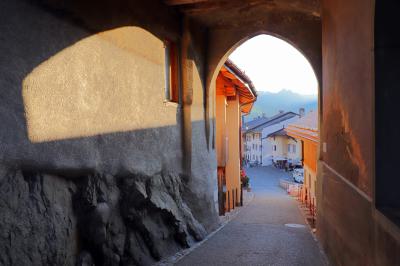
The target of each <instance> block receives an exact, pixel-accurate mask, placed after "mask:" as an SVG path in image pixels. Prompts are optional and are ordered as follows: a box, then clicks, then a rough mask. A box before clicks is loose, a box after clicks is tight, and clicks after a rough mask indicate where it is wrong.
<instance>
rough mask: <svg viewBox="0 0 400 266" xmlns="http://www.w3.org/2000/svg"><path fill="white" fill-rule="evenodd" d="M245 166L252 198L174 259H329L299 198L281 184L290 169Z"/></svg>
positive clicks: (204, 262)
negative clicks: (215, 229) (220, 227)
mask: <svg viewBox="0 0 400 266" xmlns="http://www.w3.org/2000/svg"><path fill="white" fill-rule="evenodd" d="M246 171H247V174H248V176H249V177H250V184H251V186H252V188H253V192H254V194H255V197H254V199H253V201H252V202H250V203H249V205H247V206H246V207H244V208H243V209H242V210H241V211H240V212H239V213H238V215H237V216H235V217H234V218H233V219H232V221H231V222H229V223H228V224H227V225H226V226H225V227H224V228H222V229H221V230H220V231H218V232H217V233H215V234H214V235H213V236H212V237H210V238H209V239H208V240H207V241H205V242H204V243H203V244H202V245H200V246H199V247H198V248H196V249H195V250H193V251H192V252H191V253H189V254H188V255H186V256H185V257H183V258H182V259H181V260H179V261H178V262H177V263H176V264H175V265H182V266H183V265H187V266H194V265H207V266H211V265H312V266H317V265H326V260H325V257H324V255H323V254H322V252H321V251H320V249H319V247H318V244H317V242H316V240H315V239H314V237H313V236H312V233H311V232H310V229H309V227H308V226H307V225H306V222H305V219H304V217H303V216H302V214H301V212H300V210H299V208H298V206H297V202H296V201H295V200H294V199H293V198H291V197H290V196H288V195H287V194H286V193H285V191H284V190H283V189H281V188H280V187H279V178H285V177H286V178H287V177H288V175H287V174H286V173H285V172H283V171H281V170H278V169H275V168H273V167H257V168H248V169H246ZM285 224H299V225H303V226H302V227H288V226H286V225H285Z"/></svg>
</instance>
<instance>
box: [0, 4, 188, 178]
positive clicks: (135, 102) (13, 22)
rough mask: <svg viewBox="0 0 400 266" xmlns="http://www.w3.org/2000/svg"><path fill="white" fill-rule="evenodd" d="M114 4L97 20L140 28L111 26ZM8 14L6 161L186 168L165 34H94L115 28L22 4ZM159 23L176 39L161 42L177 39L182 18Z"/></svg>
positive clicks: (1, 64) (4, 30) (123, 20)
mask: <svg viewBox="0 0 400 266" xmlns="http://www.w3.org/2000/svg"><path fill="white" fill-rule="evenodd" d="M83 2H85V1H83ZM106 2H107V1H102V2H101V3H102V4H103V5H102V4H100V5H99V6H100V7H97V8H98V10H93V12H92V13H90V14H92V16H93V14H96V12H97V13H98V14H99V13H101V12H105V11H108V12H109V13H107V14H103V16H102V19H103V20H104V21H105V20H106V19H108V20H107V21H112V22H113V23H114V24H116V21H118V20H119V23H120V24H121V25H124V24H131V25H136V24H139V22H136V21H133V20H134V18H131V14H130V16H129V17H128V15H127V14H126V16H124V14H120V16H119V17H118V19H113V20H111V19H110V16H111V17H112V13H113V12H116V11H115V10H112V8H110V9H109V10H106V9H105V4H104V3H106ZM38 3H39V1H38ZM71 3H72V1H71ZM52 4H54V3H52ZM80 4H82V5H83V6H84V3H80ZM143 5H144V7H143V9H145V8H146V5H147V7H148V8H154V5H157V4H156V3H155V1H153V2H151V1H150V3H147V4H143ZM71 6H73V5H72V4H71ZM0 7H1V8H0V10H1V11H0V13H1V14H0V17H1V18H0V23H1V25H2V26H1V44H0V49H1V51H2V53H1V55H0V59H1V60H0V69H1V74H0V75H1V79H0V86H1V88H2V90H1V99H0V103H1V104H0V121H1V122H2V124H3V127H2V129H1V130H0V138H1V140H2V141H1V152H0V156H1V157H0V161H2V162H3V163H6V164H8V165H10V166H13V167H18V165H23V166H26V167H28V166H29V167H30V166H32V167H33V166H35V167H37V168H45V169H51V168H54V169H58V168H59V169H64V170H65V169H68V168H71V169H93V168H94V169H96V170H99V169H101V168H102V165H101V164H104V165H103V167H106V168H107V170H108V171H110V172H115V171H118V170H119V168H126V169H131V168H135V169H137V170H139V171H143V172H145V173H148V174H151V172H157V171H160V169H161V167H170V168H171V169H177V170H180V169H181V166H180V165H177V164H176V158H182V152H181V149H182V148H181V147H182V144H181V142H182V139H181V128H180V127H179V126H178V125H179V122H180V119H181V112H180V109H179V108H176V107H166V106H164V105H163V104H162V102H163V100H164V98H163V97H164V89H163V88H164V82H163V79H164V48H163V41H162V39H163V38H162V37H156V36H155V35H153V34H152V33H150V32H148V31H147V30H144V29H142V28H140V27H136V26H129V27H128V26H125V27H119V28H116V29H111V30H108V31H104V32H100V33H97V34H94V33H93V30H89V29H91V28H90V26H91V25H87V24H90V23H93V24H94V25H96V26H97V27H102V26H101V25H107V26H103V27H102V28H100V29H94V31H95V32H97V31H101V30H104V29H108V28H112V27H116V25H113V24H112V23H109V24H106V23H105V22H104V21H103V23H101V21H96V17H93V18H92V17H88V18H85V19H87V21H77V20H75V21H72V20H71V19H70V18H71V17H73V15H71V14H66V13H65V12H60V11H57V10H54V9H51V10H50V9H48V8H47V7H44V6H43V5H33V4H32V2H28V1H23V0H20V1H8V0H7V1H2V3H1V4H0ZM67 7H69V6H68V5H67ZM62 8H64V7H62ZM102 8H103V9H104V10H103V9H102ZM114 8H115V9H118V6H117V5H116V7H114ZM159 8H161V7H159ZM128 9H129V7H128ZM79 10H80V11H81V10H85V7H83V8H82V9H79ZM82 12H84V11H82ZM142 12H143V11H142ZM164 13H165V14H168V12H164ZM164 13H163V14H164ZM88 14H89V13H88ZM138 16H139V15H138ZM142 17H143V14H142ZM128 18H129V19H128ZM136 19H138V20H140V17H139V18H136ZM159 19H160V22H159V23H164V22H165V21H166V20H168V22H165V24H166V25H168V26H170V27H169V28H170V32H168V31H167V30H164V32H162V33H160V32H159V33H157V35H159V36H161V35H162V36H169V37H170V38H176V36H177V34H178V33H177V32H179V23H178V22H173V21H174V17H173V16H172V15H170V17H168V18H167V17H166V15H160V18H159ZM171 21H172V22H171ZM141 23H142V24H144V23H146V21H145V20H143V21H142V20H141ZM98 25H100V26H98ZM140 26H142V25H140ZM146 28H156V29H160V28H161V27H158V26H157V25H152V26H151V25H147V27H146ZM173 29H176V31H175V32H174V30H173ZM160 77H161V78H160ZM87 137H90V138H87ZM72 138H75V139H74V140H72ZM55 140H58V141H55ZM143 151H146V152H143ZM168 158H169V159H168ZM171 158H174V160H173V162H171V160H172V159H171ZM168 160H170V161H168ZM162 164H164V166H162Z"/></svg>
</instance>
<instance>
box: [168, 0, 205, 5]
mask: <svg viewBox="0 0 400 266" xmlns="http://www.w3.org/2000/svg"><path fill="white" fill-rule="evenodd" d="M207 1H208V0H164V3H165V4H166V5H168V6H181V5H190V4H196V3H203V2H207Z"/></svg>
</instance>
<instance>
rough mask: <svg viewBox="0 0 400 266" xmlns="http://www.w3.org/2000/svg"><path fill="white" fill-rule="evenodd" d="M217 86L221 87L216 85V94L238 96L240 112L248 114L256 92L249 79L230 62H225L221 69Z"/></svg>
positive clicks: (255, 98) (255, 97)
mask: <svg viewBox="0 0 400 266" xmlns="http://www.w3.org/2000/svg"><path fill="white" fill-rule="evenodd" d="M217 84H221V86H218V85H217V94H218V93H219V94H223V95H226V96H236V94H238V95H239V103H240V110H241V112H242V113H245V114H249V113H250V111H251V109H252V108H253V104H254V102H255V101H256V100H257V91H256V89H255V88H254V85H253V83H252V81H251V80H250V78H249V77H248V76H247V75H246V74H245V73H244V72H243V71H242V70H240V68H239V67H238V66H236V65H235V64H234V63H233V62H232V61H230V60H227V61H226V62H225V64H224V65H223V66H222V67H221V70H220V71H219V74H218V77H217ZM219 88H220V89H219Z"/></svg>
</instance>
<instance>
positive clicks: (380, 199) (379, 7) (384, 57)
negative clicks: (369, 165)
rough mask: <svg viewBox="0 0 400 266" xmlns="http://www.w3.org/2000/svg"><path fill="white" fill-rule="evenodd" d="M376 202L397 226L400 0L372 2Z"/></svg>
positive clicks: (399, 221) (399, 218) (399, 202)
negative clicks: (399, 14) (399, 15)
mask: <svg viewBox="0 0 400 266" xmlns="http://www.w3.org/2000/svg"><path fill="white" fill-rule="evenodd" d="M375 5H376V6H375V35H374V37H375V54H374V55H375V97H374V99H375V127H374V129H375V162H376V164H375V176H376V178H375V206H376V208H377V209H378V210H379V211H380V212H382V213H383V214H384V215H385V216H386V217H387V218H388V219H390V220H392V222H394V223H395V224H397V225H398V226H400V215H399V213H400V197H399V188H400V178H399V175H398V171H399V169H398V166H397V165H398V153H399V149H400V143H399V142H398V141H393V140H396V139H397V138H398V136H399V134H400V127H399V124H398V117H397V114H398V110H399V104H398V99H399V96H400V90H399V86H398V84H399V76H400V67H399V60H400V45H399V44H400V36H399V34H398V26H397V25H396V24H395V23H393V22H394V21H396V20H395V19H396V17H397V12H396V11H397V10H398V8H399V1H376V3H375Z"/></svg>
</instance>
